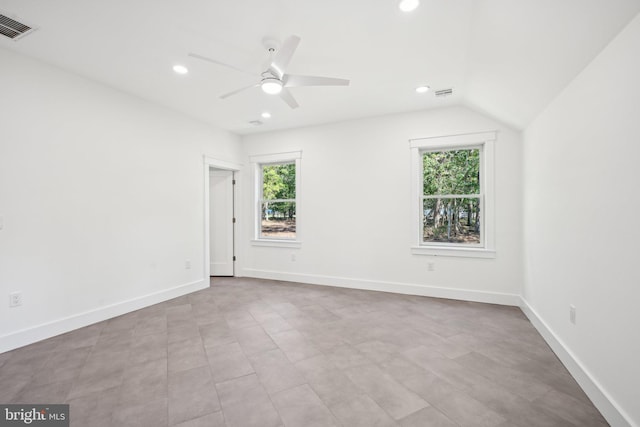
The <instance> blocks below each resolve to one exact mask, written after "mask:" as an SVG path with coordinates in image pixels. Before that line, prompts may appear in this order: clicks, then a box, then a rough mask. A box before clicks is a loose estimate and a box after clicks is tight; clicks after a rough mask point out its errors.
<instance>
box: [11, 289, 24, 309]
mask: <svg viewBox="0 0 640 427" xmlns="http://www.w3.org/2000/svg"><path fill="white" fill-rule="evenodd" d="M19 305H22V292H12V293H10V294H9V307H18V306H19Z"/></svg>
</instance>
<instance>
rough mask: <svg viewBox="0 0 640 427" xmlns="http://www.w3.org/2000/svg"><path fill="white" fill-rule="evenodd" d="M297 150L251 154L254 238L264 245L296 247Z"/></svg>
mask: <svg viewBox="0 0 640 427" xmlns="http://www.w3.org/2000/svg"><path fill="white" fill-rule="evenodd" d="M300 158H301V153H300V152H292V153H281V154H272V155H266V156H252V157H251V161H252V163H253V164H254V171H255V185H256V188H255V218H256V227H255V238H254V240H253V243H254V244H257V245H263V246H285V247H299V245H300V242H299V230H298V227H299V224H298V213H299V206H298V197H297V195H298V192H299V190H300V185H299V183H300Z"/></svg>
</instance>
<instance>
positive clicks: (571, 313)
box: [569, 304, 576, 325]
mask: <svg viewBox="0 0 640 427" xmlns="http://www.w3.org/2000/svg"><path fill="white" fill-rule="evenodd" d="M569 321H571V323H573V324H574V325H575V324H576V306H575V305H573V304H571V305H570V306H569Z"/></svg>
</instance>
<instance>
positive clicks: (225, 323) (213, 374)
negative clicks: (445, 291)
mask: <svg viewBox="0 0 640 427" xmlns="http://www.w3.org/2000/svg"><path fill="white" fill-rule="evenodd" d="M0 384H1V387H0V402H1V403H69V404H70V405H71V420H72V423H71V425H72V426H77V427H91V426H118V427H122V426H136V427H140V426H149V427H161V426H181V427H200V426H202V427H205V426H206V427H214V426H228V427H252V426H256V427H279V426H286V427H313V426H345V427H359V426H362V427H374V426H378V427H382V426H396V427H397V426H402V427H429V426H439V427H444V426H487V427H490V426H500V427H507V426H509V427H511V426H514V427H535V426H580V427H586V426H605V425H607V423H606V422H605V420H604V419H603V418H602V416H601V415H600V413H599V412H598V411H597V410H596V409H595V408H594V406H593V405H592V404H591V403H590V401H589V399H588V398H587V397H586V396H585V394H584V393H583V392H582V390H581V389H580V388H579V386H578V385H577V384H576V382H575V381H574V380H573V378H572V377H571V376H570V375H569V373H568V372H567V371H566V369H565V368H564V367H563V366H562V364H561V363H560V362H559V361H558V359H557V358H556V356H555V355H554V354H553V352H552V351H551V350H550V349H549V347H548V346H547V345H546V344H545V342H544V341H543V340H542V338H541V337H540V335H539V334H538V333H537V332H536V331H535V330H534V328H533V327H532V325H531V324H530V323H529V322H528V321H527V319H526V318H525V317H524V315H523V314H522V313H521V311H520V310H519V309H517V308H514V307H502V306H496V305H489V304H479V303H469V302H460V301H451V300H443V299H434V298H425V297H413V296H406V295H395V294H388V293H380V292H368V291H359V290H351V289H340V288H330V287H322V286H312V285H302V284H295V283H285V282H275V281H267V280H256V279H240V278H228V279H214V280H213V282H212V286H211V288H209V289H206V290H203V291H200V292H196V293H194V294H191V295H188V296H184V297H180V298H177V299H174V300H171V301H168V302H165V303H162V304H158V305H154V306H152V307H148V308H145V309H143V310H139V311H136V312H133V313H130V314H126V315H124V316H120V317H117V318H114V319H111V320H108V321H105V322H101V323H98V324H95V325H92V326H89V327H86V328H82V329H79V330H76V331H73V332H70V333H68V334H65V335H61V336H58V337H54V338H51V339H48V340H45V341H42V342H39V343H36V344H33V345H30V346H28V347H24V348H21V349H18V350H15V351H12V352H8V353H4V354H0Z"/></svg>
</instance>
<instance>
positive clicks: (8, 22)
mask: <svg viewBox="0 0 640 427" xmlns="http://www.w3.org/2000/svg"><path fill="white" fill-rule="evenodd" d="M32 31H33V28H32V27H30V26H29V25H26V24H23V23H22V22H18V21H16V20H15V19H11V18H9V17H8V16H6V15H3V14H2V13H0V34H2V35H3V36H6V37H9V38H10V39H12V40H18V39H19V38H21V37H24V36H26V35H27V34H29V33H31V32H32Z"/></svg>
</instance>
